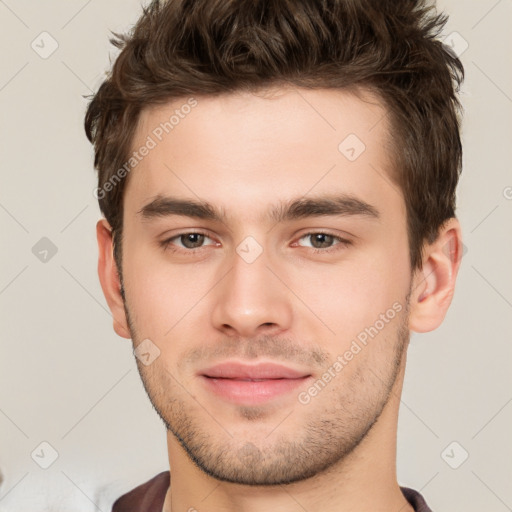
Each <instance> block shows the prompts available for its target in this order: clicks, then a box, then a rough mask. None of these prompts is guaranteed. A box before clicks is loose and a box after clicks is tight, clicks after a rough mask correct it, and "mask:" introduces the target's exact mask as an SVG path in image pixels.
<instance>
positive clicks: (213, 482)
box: [97, 88, 461, 512]
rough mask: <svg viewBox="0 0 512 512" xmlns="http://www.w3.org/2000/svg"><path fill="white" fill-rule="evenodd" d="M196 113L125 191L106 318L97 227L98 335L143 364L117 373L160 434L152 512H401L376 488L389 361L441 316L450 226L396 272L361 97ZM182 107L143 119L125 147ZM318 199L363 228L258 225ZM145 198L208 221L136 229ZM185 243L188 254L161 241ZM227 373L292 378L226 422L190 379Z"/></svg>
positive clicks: (397, 218)
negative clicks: (263, 365) (104, 329)
mask: <svg viewBox="0 0 512 512" xmlns="http://www.w3.org/2000/svg"><path fill="white" fill-rule="evenodd" d="M196 99H197V102H198V104H197V106H196V107H195V108H194V109H193V110H192V111H191V112H190V114H188V115H187V116H186V117H185V118H184V119H182V120H180V123H179V124H178V125H177V126H175V127H174V129H173V130H172V132H170V133H169V134H168V135H166V136H165V137H164V138H163V139H162V141H161V142H159V143H158V145H157V146H156V147H155V148H154V149H152V150H151V151H150V152H149V154H148V155H147V156H146V157H145V158H144V159H143V160H142V161H141V162H140V163H139V164H138V165H137V167H136V168H135V169H134V170H133V171H132V172H131V174H130V175H129V178H128V183H127V187H126V190H125V195H124V237H123V262H122V280H123V286H124V292H125V299H126V301H125V302H124V301H123V298H122V296H121V293H120V276H119V271H118V270H119V269H117V267H116V264H115V261H114V259H113V255H112V237H111V231H110V226H109V225H108V223H107V221H106V220H104V219H102V220H100V221H99V222H98V224H97V238H98V245H99V264H98V271H99V276H100V281H101V285H102V288H103V291H104V294H105V297H106V300H107V302H108V305H109V307H110V310H111V312H112V316H113V321H114V329H115V331H116V332H117V334H119V335H120V336H122V337H125V338H128V339H130V338H131V339H133V345H134V348H136V347H137V346H138V345H139V344H140V343H141V342H142V340H145V339H150V340H151V342H152V343H153V344H154V345H155V346H157V347H158V349H159V350H160V355H159V357H157V358H156V359H155V360H154V361H153V362H152V363H151V364H150V365H148V366H146V365H144V364H142V363H141V362H140V361H139V360H137V364H138V367H139V372H140V374H141V377H142V379H143V382H144V385H145V387H146V390H147V392H148V395H149V397H150V399H151V401H152V403H153V405H154V406H155V408H156V410H157V411H158V413H159V415H160V416H161V418H162V419H163V421H164V423H165V425H166V426H167V429H168V432H167V441H168V456H169V464H170V466H171V467H172V472H171V486H170V488H169V491H168V493H167V496H166V501H165V505H164V511H165V512H168V511H170V510H172V511H174V512H176V511H187V510H190V509H191V508H192V509H197V510H208V511H212V512H215V511H250V512H258V511H267V510H270V509H272V510H278V511H289V512H291V511H303V510H304V509H306V510H322V511H324V512H329V511H339V510H347V511H349V510H350V511H363V510H364V511H367V510H376V511H377V510H379V511H380V510H382V511H384V510H386V511H388V510H389V511H395V510H396V511H397V512H398V511H399V510H400V511H402V512H406V511H407V512H409V511H411V510H412V507H411V506H410V505H409V504H408V502H407V501H406V500H405V498H404V497H403V495H402V493H401V491H400V489H399V486H398V483H397V478H396V432H397V422H398V410H399V403H400V395H401V391H402V384H403V377H404V371H405V362H406V353H407V346H408V342H409V334H410V331H411V330H412V331H415V332H427V331H431V330H433V329H435V328H436V327H438V326H439V325H440V324H441V322H442V320H443V318H444V316H445V314H446V311H447V309H448V307H449V305H450V302H451V299H452V296H453V292H454V286H455V280H456V276H457V272H458V268H459V264H460V255H461V232H460V226H459V223H458V221H457V220H456V219H450V220H449V221H447V222H446V223H445V224H444V226H442V228H441V229H440V230H439V236H438V238H437V240H436V241H435V242H434V243H433V244H431V245H426V246H425V247H424V252H423V254H424V257H423V269H422V270H416V271H414V272H412V270H411V268H410V262H409V251H408V249H409V248H408V240H407V230H406V211H405V204H404V199H403V195H402V193H401V192H400V190H399V188H398V187H397V186H396V185H394V184H393V181H392V179H391V178H390V175H391V174H390V171H391V169H392V161H391V159H390V155H389V150H388V149H387V145H386V141H387V140H388V135H389V127H388V124H387V121H386V117H385V109H384V107H383V106H382V105H381V104H380V103H379V102H378V100H377V99H376V98H375V97H372V96H371V95H370V94H369V93H365V94H364V95H362V94H361V95H358V96H355V95H353V94H351V93H349V92H346V91H332V90H314V91H313V90H304V89H284V88H280V89H272V90H268V91H265V94H250V93H237V94H232V93H230V94H227V95H223V96H218V97H197V98H196ZM185 102H186V98H185V99H183V100H179V101H178V100H176V101H173V102H170V103H169V104H166V105H160V106H158V107H155V108H151V109H147V110H145V111H144V112H143V113H142V115H141V117H140V120H139V125H138V127H137V132H136V136H135V139H134V141H133V148H138V147H140V146H141V145H143V144H144V141H145V140H146V139H147V136H148V135H149V134H151V133H152V130H153V129H154V128H155V127H156V126H158V125H159V124H160V123H161V122H162V121H164V120H166V119H169V116H170V115H171V114H172V113H173V112H174V110H175V109H176V108H179V107H180V105H183V104H184V103H185ZM348 134H356V135H357V137H358V138H359V139H360V140H361V141H363V142H364V144H365V146H366V149H365V151H364V152H363V153H362V154H361V155H360V156H359V157H358V158H357V159H356V160H355V161H349V160H348V159H347V158H346V157H345V156H344V155H343V154H342V153H341V152H340V151H339V150H338V145H339V144H340V142H342V141H343V140H344V139H345V137H346V136H347V135H348ZM333 194H337V195H339V194H345V195H350V197H353V198H357V199H359V200H361V201H364V202H365V203H367V204H369V205H371V206H372V207H373V208H374V209H375V210H376V211H378V217H372V216H369V215H330V216H325V215H316V216H308V217H306V218H302V219H294V220H290V221H285V222H281V223H276V222H274V221H271V220H269V219H268V218H267V217H266V213H267V212H268V211H269V210H270V208H271V207H273V206H274V205H276V204H278V203H279V202H287V201H291V200H293V199H296V198H300V197H307V198H318V197H321V196H325V195H333ZM159 195H162V196H173V197H177V198H181V199H190V200H203V201H208V202H209V203H210V204H211V205H213V206H214V207H216V208H218V209H221V210H222V211H223V212H224V213H225V214H226V217H225V218H224V219H223V220H222V222H219V221H212V220H205V219H196V218H191V217H185V216H177V215H168V216H160V217H157V218H147V219H144V218H143V216H142V215H141V214H140V213H138V212H140V210H141V209H142V208H143V207H144V206H145V205H147V204H148V203H149V202H151V201H152V200H154V199H155V198H156V197H157V196H159ZM197 230H201V231H203V232H205V234H206V235H207V236H206V237H205V238H204V239H201V237H199V241H197V239H194V238H192V241H191V240H190V239H187V238H186V237H181V238H180V237H177V235H181V234H186V233H189V232H191V231H197ZM308 233H328V234H331V235H334V236H335V237H340V239H344V240H346V241H348V242H349V243H348V244H346V243H341V242H340V241H339V240H340V239H337V238H329V237H326V238H321V240H320V242H318V241H316V242H315V237H314V236H307V234H308ZM248 236H252V237H253V238H254V239H255V240H256V241H257V243H258V244H259V246H260V247H261V249H262V250H263V252H262V253H261V254H260V255H259V257H258V258H256V259H255V261H253V262H252V263H248V262H247V261H246V260H244V258H242V257H241V256H240V255H239V253H237V251H236V249H237V246H239V244H240V243H241V242H242V241H244V239H245V238H246V237H248ZM170 238H172V240H171V242H170V244H169V245H168V246H167V247H166V248H165V247H163V246H162V245H161V243H160V242H162V241H164V240H168V239H170ZM184 238H185V240H184ZM194 243H195V245H194ZM184 244H188V245H184ZM201 244H202V245H201ZM187 247H188V248H187ZM193 247H198V248H199V249H195V252H194V250H193ZM171 248H174V249H176V251H177V252H172V250H171ZM191 248H192V249H191ZM315 249H317V250H318V252H316V253H315V252H314V250H315ZM329 249H333V250H332V251H331V252H321V251H322V250H323V251H326V250H329ZM187 251H188V252H187ZM393 305H395V308H396V309H399V311H396V314H395V315H393V318H392V319H389V318H387V317H386V319H387V320H388V321H387V322H385V323H384V326H383V328H381V329H380V330H378V333H377V334H376V335H375V336H374V337H373V338H371V339H369V341H368V343H367V344H366V345H365V346H362V345H361V343H359V345H361V346H362V349H361V350H360V351H359V352H358V353H357V355H354V356H353V358H352V359H351V360H350V361H348V362H347V364H346V365H345V366H344V367H343V369H342V370H341V371H339V372H338V373H336V376H335V377H334V378H332V379H331V380H330V381H329V382H328V384H327V385H326V386H325V387H324V388H323V389H322V390H321V392H318V393H317V394H316V396H313V397H311V396H310V401H309V402H308V403H307V404H304V403H301V402H300V401H299V399H298V395H299V393H300V392H307V390H308V389H309V388H310V387H311V385H312V383H314V382H315V381H317V380H318V379H321V378H322V375H324V374H325V372H326V371H327V370H328V368H329V367H331V368H332V365H333V363H334V361H336V358H337V357H338V356H340V355H343V354H344V353H345V352H346V351H347V350H349V349H350V347H351V343H352V342H353V341H354V340H355V339H357V336H358V334H360V333H361V332H363V331H364V330H365V328H368V327H370V326H374V325H376V321H377V320H379V318H382V317H381V316H380V315H382V314H384V315H385V316H386V312H387V311H389V309H390V308H393ZM228 359H230V360H236V361H239V362H248V363H251V364H253V363H255V362H260V361H261V362H268V361H274V362H279V363H283V364H285V365H287V366H290V367H292V368H294V369H298V370H301V371H303V372H306V373H307V374H309V375H311V377H310V378H308V379H306V381H305V382H304V384H301V386H300V387H299V388H297V389H296V390H294V391H292V392H290V393H285V394H283V395H280V396H278V397H276V398H273V399H271V400H269V401H267V402H264V403H262V404H257V405H240V404H234V403H232V402H230V401H228V400H226V399H224V398H221V397H218V396H216V395H214V394H212V393H211V392H210V391H209V390H208V389H207V388H206V387H205V386H204V383H203V382H202V380H201V378H199V377H198V375H197V373H198V371H200V370H201V369H204V368H206V367H208V366H211V365H212V364H215V363H218V362H221V361H225V360H228ZM303 396H304V395H303ZM178 438H179V439H181V442H180V441H179V440H178ZM194 461H195V462H194Z"/></svg>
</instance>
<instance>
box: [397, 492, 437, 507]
mask: <svg viewBox="0 0 512 512" xmlns="http://www.w3.org/2000/svg"><path fill="white" fill-rule="evenodd" d="M400 490H401V491H402V494H403V495H404V496H405V499H406V500H407V501H408V502H409V503H410V504H411V505H412V507H413V508H414V510H415V511H416V512H432V510H431V509H430V507H429V506H428V505H427V503H426V501H425V498H423V496H422V495H421V494H420V493H419V492H418V491H415V490H414V489H410V488H409V487H400Z"/></svg>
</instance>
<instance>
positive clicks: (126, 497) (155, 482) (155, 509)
mask: <svg viewBox="0 0 512 512" xmlns="http://www.w3.org/2000/svg"><path fill="white" fill-rule="evenodd" d="M169 482H170V472H169V471H163V472H162V473H159V474H158V475H156V476H155V477H153V478H152V479H151V480H148V481H147V482H145V483H143V484H141V485H139V486H138V487H135V489H132V490H131V491H130V492H128V493H127V494H123V496H121V497H120V498H118V499H117V500H116V502H115V503H114V505H113V507H112V512H139V511H141V512H142V511H144V512H161V511H162V507H163V506H164V500H165V494H166V493H167V489H168V488H169Z"/></svg>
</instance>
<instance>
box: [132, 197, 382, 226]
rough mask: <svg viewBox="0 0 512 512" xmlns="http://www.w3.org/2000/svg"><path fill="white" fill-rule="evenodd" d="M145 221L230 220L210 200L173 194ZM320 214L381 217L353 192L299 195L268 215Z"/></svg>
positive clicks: (146, 211) (144, 212)
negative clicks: (173, 195)
mask: <svg viewBox="0 0 512 512" xmlns="http://www.w3.org/2000/svg"><path fill="white" fill-rule="evenodd" d="M137 214H138V215H141V216H142V219H143V220H146V221H149V220H152V219H155V218H159V217H168V216H172V215H179V216H183V217H191V218H195V219H202V220H210V221H216V222H220V223H225V222H226V221H227V215H226V213H225V211H224V210H223V209H218V208H216V207H214V206H213V205H212V204H210V203H209V202H207V201H195V200H191V199H180V198H176V197H170V196H161V195H158V196H156V197H155V198H154V199H153V200H152V201H150V202H149V203H147V204H146V205H145V206H143V207H142V208H141V209H140V210H139V211H138V212H137ZM316 216H361V217H367V218H370V219H379V217H380V214H379V211H378V210H377V209H376V208H375V207H374V206H372V205H370V204H368V203H367V202H365V201H362V200H361V199H358V198H357V197H354V196H352V195H349V194H341V195H327V196H319V197H310V198H305V197H299V198H297V199H293V200H291V201H286V202H281V203H279V204H278V205H275V206H273V207H272V208H271V209H270V210H269V211H268V212H267V215H266V217H267V218H268V220H269V221H271V222H275V223H282V222H286V221H291V220H298V219H303V218H307V217H316Z"/></svg>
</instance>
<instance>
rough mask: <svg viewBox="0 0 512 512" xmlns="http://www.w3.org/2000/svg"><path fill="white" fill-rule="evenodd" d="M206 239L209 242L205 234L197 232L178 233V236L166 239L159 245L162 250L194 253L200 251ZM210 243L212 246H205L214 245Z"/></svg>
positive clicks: (214, 243)
mask: <svg viewBox="0 0 512 512" xmlns="http://www.w3.org/2000/svg"><path fill="white" fill-rule="evenodd" d="M206 239H209V240H211V238H210V237H209V236H208V235H207V234H206V233H202V232H199V231H189V232H186V233H179V234H178V235H174V236H173V237H171V238H167V239H166V240H164V241H163V242H160V245H162V246H163V248H164V249H168V250H171V251H180V250H183V251H185V252H194V250H197V249H202V248H203V247H204V245H203V244H204V242H205V240H206ZM212 242H213V243H212V244H207V245H216V242H215V241H213V240H212Z"/></svg>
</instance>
